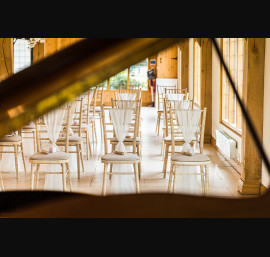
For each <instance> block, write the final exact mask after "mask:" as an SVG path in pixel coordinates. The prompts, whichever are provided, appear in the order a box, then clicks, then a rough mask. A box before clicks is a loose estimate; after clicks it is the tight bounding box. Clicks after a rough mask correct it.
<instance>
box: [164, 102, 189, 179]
mask: <svg viewBox="0 0 270 257" xmlns="http://www.w3.org/2000/svg"><path fill="white" fill-rule="evenodd" d="M163 101H164V123H165V130H164V134H163V140H162V145H161V149H162V156H163V159H164V162H163V174H164V178H166V173H167V162H168V156H169V153H170V150H169V149H170V147H171V145H172V139H171V127H172V128H173V129H174V135H175V145H177V146H181V145H183V144H184V142H185V141H184V138H183V137H182V133H181V131H180V129H179V127H178V124H177V122H176V120H175V118H173V120H172V121H173V123H171V120H170V112H169V108H172V109H175V108H176V109H177V107H178V108H181V106H180V104H181V103H183V104H184V105H187V106H184V107H185V108H186V109H191V110H193V107H194V100H193V99H192V100H182V101H176V100H168V99H166V98H164V99H163ZM172 124H173V126H172Z"/></svg>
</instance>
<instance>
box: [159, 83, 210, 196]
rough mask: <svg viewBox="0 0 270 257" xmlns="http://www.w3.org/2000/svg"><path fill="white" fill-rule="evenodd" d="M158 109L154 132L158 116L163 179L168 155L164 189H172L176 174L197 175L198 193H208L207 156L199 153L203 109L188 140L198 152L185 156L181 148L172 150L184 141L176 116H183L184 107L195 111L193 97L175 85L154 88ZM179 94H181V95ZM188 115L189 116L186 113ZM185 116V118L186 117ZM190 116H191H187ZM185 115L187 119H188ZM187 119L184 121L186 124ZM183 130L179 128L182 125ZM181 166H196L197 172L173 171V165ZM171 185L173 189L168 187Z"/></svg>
mask: <svg viewBox="0 0 270 257" xmlns="http://www.w3.org/2000/svg"><path fill="white" fill-rule="evenodd" d="M157 93H158V99H159V100H158V112H157V124H156V133H157V134H158V135H159V127H160V121H161V117H162V120H163V128H162V130H163V138H162V143H161V155H162V157H163V160H164V162H163V175H164V178H166V175H167V165H168V160H169V158H168V156H169V154H171V158H170V163H171V166H170V173H169V182H168V192H176V176H177V175H200V176H201V184H202V192H203V193H204V194H208V192H209V164H210V162H211V161H210V158H209V157H208V156H206V155H204V154H203V145H204V130H205V120H206V111H207V109H206V108H203V109H202V110H200V119H199V123H198V129H197V131H196V132H195V133H194V137H193V138H192V140H191V144H192V145H193V147H195V148H196V145H198V146H199V152H197V153H195V154H193V155H191V156H187V155H186V154H185V153H183V152H182V151H178V152H177V151H176V148H177V147H183V145H184V144H185V143H186V142H185V138H184V136H183V131H181V126H180V124H179V116H177V112H179V113H180V114H179V115H184V114H185V113H186V112H187V111H188V110H190V111H189V113H192V112H196V110H197V111H198V109H197V108H194V100H193V99H189V98H190V97H189V93H188V92H187V89H183V90H181V89H177V88H176V86H167V87H166V86H163V87H158V89H157ZM181 95H182V96H181ZM161 103H162V104H161ZM187 117H189V116H187ZM187 117H186V118H187ZM190 117H191V116H190ZM190 117H189V118H190ZM189 122H190V120H189V121H188V123H189ZM182 129H183V127H182ZM177 166H182V167H187V166H200V172H199V173H198V172H189V173H184V172H177V169H176V167H177ZM172 188H173V189H172Z"/></svg>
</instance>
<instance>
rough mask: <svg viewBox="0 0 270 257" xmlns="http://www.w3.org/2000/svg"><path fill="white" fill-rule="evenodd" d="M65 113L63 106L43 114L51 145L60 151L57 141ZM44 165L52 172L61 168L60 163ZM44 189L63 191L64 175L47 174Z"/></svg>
mask: <svg viewBox="0 0 270 257" xmlns="http://www.w3.org/2000/svg"><path fill="white" fill-rule="evenodd" d="M64 115H65V111H64V110H63V109H62V108H58V109H56V110H54V111H51V112H49V113H47V114H45V115H44V116H43V119H44V123H45V126H46V129H47V134H48V137H49V139H50V141H51V144H50V146H52V147H54V149H56V151H59V148H58V147H57V145H56V142H57V139H58V137H59V134H60V131H61V128H62V124H63V119H64ZM42 149H44V148H42ZM44 150H45V151H46V150H47V149H44ZM43 166H45V169H47V170H48V171H50V172H53V171H60V170H58V169H60V166H59V165H43ZM46 166H47V167H46ZM41 168H42V166H41ZM44 189H45V190H61V191H62V176H61V175H60V174H56V175H51V174H47V175H46V179H45V185H44Z"/></svg>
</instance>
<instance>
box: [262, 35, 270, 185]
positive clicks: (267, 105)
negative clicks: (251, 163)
mask: <svg viewBox="0 0 270 257" xmlns="http://www.w3.org/2000/svg"><path fill="white" fill-rule="evenodd" d="M269 71H270V39H269V38H266V41H265V66H264V101H263V146H264V149H265V151H266V154H267V156H268V158H270V115H269V114H270V113H269V110H270V101H269V99H270V73H269ZM262 184H263V185H264V186H265V187H267V188H269V185H270V176H269V175H268V171H267V170H266V168H265V166H264V164H263V165H262Z"/></svg>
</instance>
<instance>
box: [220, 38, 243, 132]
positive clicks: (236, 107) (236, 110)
mask: <svg viewBox="0 0 270 257" xmlns="http://www.w3.org/2000/svg"><path fill="white" fill-rule="evenodd" d="M223 39H224V38H221V39H220V49H221V52H222V55H223V49H224V40H223ZM228 39H229V40H228V42H229V45H230V39H234V40H238V39H239V38H228ZM242 40H243V42H242V47H243V48H242V54H243V57H242V83H241V87H242V88H241V89H240V90H241V91H239V88H237V90H238V93H239V95H240V97H241V95H242V94H243V87H244V73H245V71H244V59H245V50H244V48H245V43H244V38H242ZM238 49H239V47H238V42H237V58H236V59H234V61H235V62H236V63H237V68H236V71H235V73H236V74H235V75H236V76H237V81H236V85H238V79H239V66H238V65H239V53H238ZM223 57H224V56H223ZM230 57H231V55H230V54H229V57H228V58H229V59H230ZM224 60H225V62H226V58H225V57H224ZM227 65H228V69H229V72H230V73H231V66H230V61H229V64H227ZM231 75H232V77H233V74H231ZM224 76H225V77H226V74H225V71H224V68H223V66H222V63H221V62H220V115H219V122H220V123H221V124H222V125H223V126H225V127H226V128H228V129H229V130H231V131H232V132H233V133H235V134H237V135H238V136H239V137H242V126H243V124H242V113H241V108H240V106H239V104H238V102H237V99H236V96H235V94H234V93H233V95H234V100H233V101H234V102H233V106H234V108H233V110H234V116H235V118H234V120H235V125H233V124H232V123H230V122H228V121H227V120H226V119H224V117H223V111H224V106H223V104H224V101H223V89H224V88H223V82H224V81H223V78H224ZM232 79H233V80H234V81H235V79H234V78H232ZM227 80H228V78H227ZM227 83H229V81H227ZM228 90H229V92H228V94H229V93H230V91H232V87H231V86H230V84H228ZM227 98H228V100H227V105H228V107H227V108H228V113H229V101H230V99H229V95H228V97H227ZM239 112H240V113H239ZM228 115H229V114H228ZM239 118H240V119H241V129H239V128H237V126H238V122H239V120H238V119H239ZM228 120H229V117H228Z"/></svg>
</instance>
